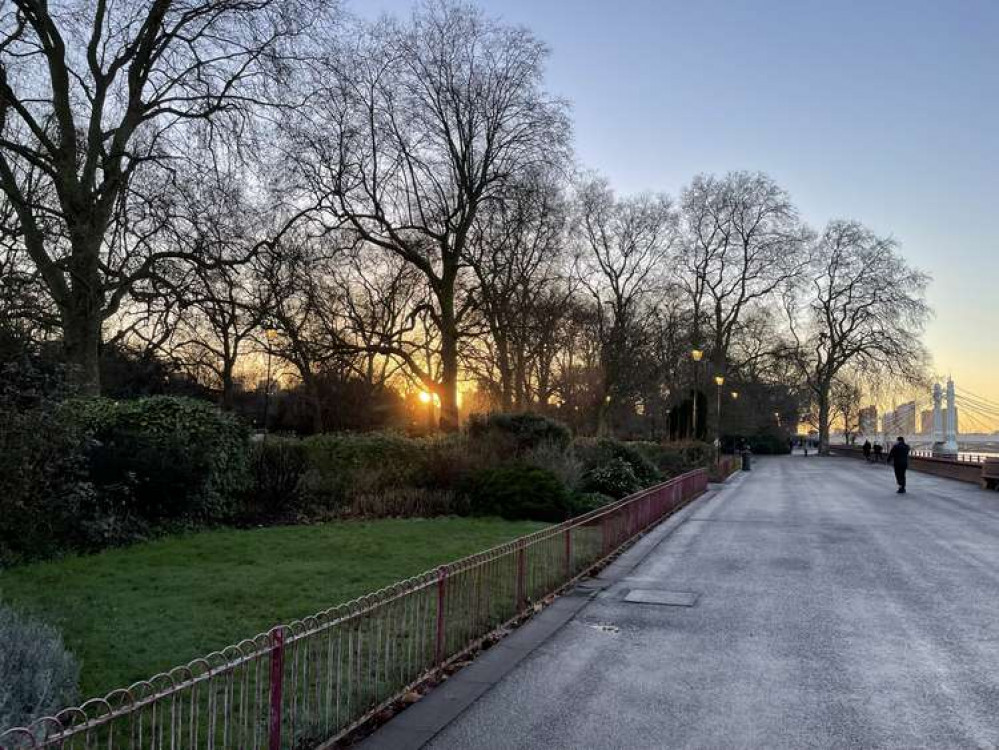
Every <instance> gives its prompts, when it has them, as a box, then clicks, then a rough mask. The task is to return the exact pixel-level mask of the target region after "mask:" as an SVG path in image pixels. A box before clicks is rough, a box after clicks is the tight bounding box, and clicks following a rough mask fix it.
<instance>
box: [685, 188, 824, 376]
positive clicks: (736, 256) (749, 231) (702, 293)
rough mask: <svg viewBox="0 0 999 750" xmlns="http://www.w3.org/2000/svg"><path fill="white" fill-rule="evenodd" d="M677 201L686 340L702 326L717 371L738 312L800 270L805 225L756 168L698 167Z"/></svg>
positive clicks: (699, 338) (700, 339) (696, 336)
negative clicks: (688, 324) (689, 318)
mask: <svg viewBox="0 0 999 750" xmlns="http://www.w3.org/2000/svg"><path fill="white" fill-rule="evenodd" d="M681 209H682V216H683V228H684V243H683V253H682V255H681V257H682V259H683V264H684V266H685V271H686V273H685V274H684V276H683V279H684V282H685V284H686V287H687V292H688V294H689V296H690V300H691V304H692V306H693V325H694V330H693V332H692V338H693V341H692V343H693V344H694V345H695V346H696V345H701V344H702V343H705V342H704V336H705V334H707V337H708V343H710V348H709V354H710V356H711V360H712V362H713V363H714V366H715V369H716V371H717V372H720V373H721V372H724V371H725V368H726V364H727V359H728V354H729V350H730V348H731V345H732V339H733V336H735V334H736V332H737V331H738V328H739V325H740V322H741V321H742V319H743V317H744V316H745V315H746V314H747V313H748V312H750V311H751V310H752V308H753V307H754V306H755V305H757V304H759V303H760V302H762V301H765V300H767V299H768V298H770V297H772V296H774V295H775V294H777V293H779V292H780V291H781V290H782V289H783V288H784V287H785V286H786V285H787V284H788V283H789V282H791V281H793V280H794V279H795V277H797V276H798V275H799V274H800V273H801V270H802V268H803V267H804V265H805V264H806V263H807V261H808V252H807V248H808V242H809V232H808V231H807V230H806V229H805V228H804V227H803V226H802V225H801V223H800V222H799V220H798V212H797V209H795V207H794V205H793V204H792V203H791V200H790V197H789V196H788V194H787V192H786V191H784V190H783V189H782V188H781V187H779V186H778V185H777V184H776V183H775V182H774V181H773V180H772V179H770V178H769V177H768V176H767V175H765V174H762V173H749V172H732V173H729V174H728V175H726V176H725V177H723V178H718V177H714V176H711V175H698V176H697V177H695V178H694V179H693V181H692V182H691V184H690V186H689V187H688V188H687V189H686V190H684V192H683V196H682V198H681ZM704 328H707V331H705V330H704Z"/></svg>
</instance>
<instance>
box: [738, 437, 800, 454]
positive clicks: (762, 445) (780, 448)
mask: <svg viewBox="0 0 999 750" xmlns="http://www.w3.org/2000/svg"><path fill="white" fill-rule="evenodd" d="M748 442H749V449H750V450H751V451H752V452H753V453H755V454H756V455H758V456H782V455H784V454H787V453H790V452H791V446H790V445H789V444H788V442H787V437H786V436H781V435H774V434H772V433H763V434H759V435H753V436H752V437H751V438H749V441H748Z"/></svg>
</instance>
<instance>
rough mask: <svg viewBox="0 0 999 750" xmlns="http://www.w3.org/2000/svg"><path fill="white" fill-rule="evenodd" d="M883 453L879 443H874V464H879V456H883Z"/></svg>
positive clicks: (883, 450)
mask: <svg viewBox="0 0 999 750" xmlns="http://www.w3.org/2000/svg"><path fill="white" fill-rule="evenodd" d="M884 452H885V449H884V447H883V446H882V445H881V443H875V444H874V463H876V464H879V463H881V456H882V455H883V454H884Z"/></svg>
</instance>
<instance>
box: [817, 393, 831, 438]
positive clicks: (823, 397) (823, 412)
mask: <svg viewBox="0 0 999 750" xmlns="http://www.w3.org/2000/svg"><path fill="white" fill-rule="evenodd" d="M829 389H830V386H829V385H828V384H823V385H822V386H820V387H819V455H820V456H828V455H829V421H830V419H831V416H832V415H831V414H830V409H829Z"/></svg>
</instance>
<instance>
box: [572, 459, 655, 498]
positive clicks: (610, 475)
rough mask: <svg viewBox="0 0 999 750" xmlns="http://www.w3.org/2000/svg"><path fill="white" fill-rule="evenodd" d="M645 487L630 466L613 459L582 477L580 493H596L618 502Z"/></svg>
mask: <svg viewBox="0 0 999 750" xmlns="http://www.w3.org/2000/svg"><path fill="white" fill-rule="evenodd" d="M644 486H647V485H646V484H645V483H643V482H642V481H641V480H640V479H639V478H638V477H637V476H635V471H634V469H633V468H632V466H631V464H630V463H628V462H627V461H625V460H624V459H623V458H620V457H617V456H615V457H613V458H610V459H608V460H607V461H605V462H604V463H601V464H599V465H597V466H595V467H593V468H592V469H590V470H589V471H587V472H586V473H585V474H584V475H583V483H582V487H581V489H582V491H583V492H597V493H600V494H602V495H607V496H608V497H612V498H614V499H615V500H620V499H621V498H622V497H625V496H626V495H630V494H631V493H632V492H637V491H638V490H640V489H642V487H644Z"/></svg>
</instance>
